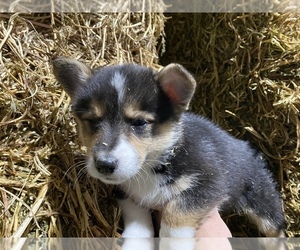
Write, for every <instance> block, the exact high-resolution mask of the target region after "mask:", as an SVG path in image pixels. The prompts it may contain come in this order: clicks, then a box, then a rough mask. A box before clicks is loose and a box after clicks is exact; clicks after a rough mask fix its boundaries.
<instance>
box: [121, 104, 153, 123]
mask: <svg viewBox="0 0 300 250" xmlns="http://www.w3.org/2000/svg"><path fill="white" fill-rule="evenodd" d="M124 115H125V116H126V117H127V118H143V119H145V120H147V121H150V122H152V121H154V120H155V115H154V113H149V112H147V111H142V110H139V108H138V105H129V106H127V107H125V108H124Z"/></svg>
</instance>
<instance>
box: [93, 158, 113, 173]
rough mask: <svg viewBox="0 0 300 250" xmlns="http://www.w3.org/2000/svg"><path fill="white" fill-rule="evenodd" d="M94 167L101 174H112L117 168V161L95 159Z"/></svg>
mask: <svg viewBox="0 0 300 250" xmlns="http://www.w3.org/2000/svg"><path fill="white" fill-rule="evenodd" d="M95 167H96V169H97V170H98V172H99V173H101V174H112V173H113V172H114V171H115V169H116V168H117V160H115V159H113V158H107V159H95Z"/></svg>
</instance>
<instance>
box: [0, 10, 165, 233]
mask: <svg viewBox="0 0 300 250" xmlns="http://www.w3.org/2000/svg"><path fill="white" fill-rule="evenodd" d="M164 20H165V19H164V16H163V15H161V14H151V13H148V14H142V13H140V14H138V13H136V14H128V13H115V14H75V13H73V14H71V13H70V14H67V13H64V14H63V13H62V14H51V13H44V14H27V15H25V14H23V15H21V14H0V41H1V42H0V51H1V52H0V107H1V109H0V202H1V205H0V214H1V216H0V237H9V236H25V237H26V236H29V235H32V236H36V237H41V236H42V237H54V236H72V237H85V236H97V237H105V236H119V233H118V222H119V219H120V211H119V209H118V208H117V206H116V204H115V203H114V202H113V201H112V200H111V199H109V198H108V197H109V196H110V192H111V190H110V189H109V188H107V187H106V186H104V185H99V182H96V181H94V180H92V179H90V178H88V177H87V176H86V173H85V168H84V163H83V157H82V155H83V153H84V151H85V149H84V148H81V147H80V146H79V145H80V144H79V142H78V141H77V140H78V139H77V129H76V125H75V122H74V120H73V118H72V115H71V114H70V99H69V98H68V97H67V96H66V94H65V93H64V92H63V91H62V90H61V88H60V86H58V84H57V82H56V81H55V79H54V77H53V75H52V70H51V65H50V60H51V58H52V57H54V56H56V55H65V56H70V57H74V58H77V59H80V60H82V61H85V62H86V63H88V64H89V65H91V66H93V67H95V66H100V65H108V64H115V63H122V62H137V63H141V64H143V65H148V66H151V67H153V68H157V67H159V66H158V64H157V62H158V55H157V52H156V44H157V41H158V39H159V38H160V36H161V34H162V32H163V27H164Z"/></svg>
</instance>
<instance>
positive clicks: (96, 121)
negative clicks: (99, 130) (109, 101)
mask: <svg viewBox="0 0 300 250" xmlns="http://www.w3.org/2000/svg"><path fill="white" fill-rule="evenodd" d="M85 121H86V122H87V123H89V124H90V125H92V126H96V125H97V124H99V123H100V122H101V121H102V119H101V118H99V117H97V118H87V119H85Z"/></svg>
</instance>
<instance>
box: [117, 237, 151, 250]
mask: <svg viewBox="0 0 300 250" xmlns="http://www.w3.org/2000/svg"><path fill="white" fill-rule="evenodd" d="M141 249H142V250H154V239H153V238H148V239H147V238H144V239H141V238H126V239H124V243H123V245H122V250H141Z"/></svg>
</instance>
